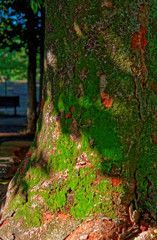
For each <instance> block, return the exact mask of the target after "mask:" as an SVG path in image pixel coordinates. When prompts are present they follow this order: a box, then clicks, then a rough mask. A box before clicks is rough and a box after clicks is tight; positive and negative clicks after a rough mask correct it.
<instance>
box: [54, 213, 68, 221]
mask: <svg viewBox="0 0 157 240" xmlns="http://www.w3.org/2000/svg"><path fill="white" fill-rule="evenodd" d="M57 217H58V218H60V219H63V220H67V219H68V218H69V214H66V213H59V214H58V216H57Z"/></svg>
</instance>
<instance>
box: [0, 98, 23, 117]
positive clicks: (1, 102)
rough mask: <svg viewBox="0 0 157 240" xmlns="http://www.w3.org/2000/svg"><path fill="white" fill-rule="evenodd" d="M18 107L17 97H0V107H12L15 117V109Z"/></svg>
mask: <svg viewBox="0 0 157 240" xmlns="http://www.w3.org/2000/svg"><path fill="white" fill-rule="evenodd" d="M18 106H20V101H19V96H0V107H1V108H2V107H8V108H11V107H14V114H15V115H16V107H18Z"/></svg>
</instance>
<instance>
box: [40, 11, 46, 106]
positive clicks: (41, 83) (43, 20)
mask: <svg viewBox="0 0 157 240" xmlns="http://www.w3.org/2000/svg"><path fill="white" fill-rule="evenodd" d="M44 38H45V8H44V7H42V9H41V29H40V95H39V102H40V107H41V99H42V88H43V77H44Z"/></svg>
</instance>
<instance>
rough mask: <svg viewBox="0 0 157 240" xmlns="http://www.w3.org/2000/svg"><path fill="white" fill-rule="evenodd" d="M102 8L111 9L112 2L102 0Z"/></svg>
mask: <svg viewBox="0 0 157 240" xmlns="http://www.w3.org/2000/svg"><path fill="white" fill-rule="evenodd" d="M102 7H107V8H112V7H113V2H112V1H109V0H103V1H102Z"/></svg>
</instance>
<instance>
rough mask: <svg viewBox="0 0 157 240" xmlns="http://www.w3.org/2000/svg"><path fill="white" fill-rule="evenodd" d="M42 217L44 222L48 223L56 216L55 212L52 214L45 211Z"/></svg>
mask: <svg viewBox="0 0 157 240" xmlns="http://www.w3.org/2000/svg"><path fill="white" fill-rule="evenodd" d="M42 217H43V222H44V223H48V222H51V220H52V219H53V218H54V217H55V214H51V213H50V212H45V213H44V214H43V216H42Z"/></svg>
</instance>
